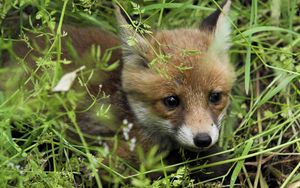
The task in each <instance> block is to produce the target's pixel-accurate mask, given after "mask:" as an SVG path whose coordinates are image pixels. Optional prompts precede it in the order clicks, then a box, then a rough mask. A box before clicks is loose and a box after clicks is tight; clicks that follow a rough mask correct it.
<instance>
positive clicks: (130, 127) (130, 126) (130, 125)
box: [128, 123, 133, 131]
mask: <svg viewBox="0 0 300 188" xmlns="http://www.w3.org/2000/svg"><path fill="white" fill-rule="evenodd" d="M132 127H133V124H132V123H128V129H129V131H130V130H131V129H132Z"/></svg>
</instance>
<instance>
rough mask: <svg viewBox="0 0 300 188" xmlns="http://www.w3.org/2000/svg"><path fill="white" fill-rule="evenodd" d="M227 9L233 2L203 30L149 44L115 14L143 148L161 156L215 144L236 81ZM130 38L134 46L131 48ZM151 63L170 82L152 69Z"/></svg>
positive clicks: (125, 84)
mask: <svg viewBox="0 0 300 188" xmlns="http://www.w3.org/2000/svg"><path fill="white" fill-rule="evenodd" d="M229 7H230V1H227V2H225V3H224V4H223V6H222V8H223V10H222V11H223V12H221V11H220V10H217V11H215V12H214V13H213V14H212V15H210V16H209V17H208V18H207V19H205V20H204V21H203V23H202V25H201V28H200V29H175V30H163V31H159V32H156V33H154V34H153V36H152V37H151V38H150V37H149V38H145V37H143V36H141V35H139V34H138V33H137V32H136V31H135V30H134V28H131V27H128V23H126V20H125V19H124V17H122V15H121V14H120V13H117V18H118V20H119V23H120V26H121V38H122V42H123V43H122V49H123V66H124V67H123V70H122V77H121V80H122V91H123V92H124V93H125V94H126V98H127V100H128V104H129V106H130V109H131V110H132V112H133V114H134V116H135V119H136V122H135V126H136V128H137V129H138V130H139V134H140V135H142V140H141V141H142V142H149V141H150V142H151V144H157V145H159V146H160V148H161V149H163V150H172V149H175V148H178V147H183V148H186V149H189V150H192V151H201V150H203V149H207V148H209V147H211V146H213V145H214V144H215V143H216V142H217V140H218V137H219V127H220V122H221V120H222V118H223V116H224V114H225V111H226V107H227V106H228V103H229V94H230V90H231V88H232V84H233V81H234V77H235V76H234V70H233V68H232V66H231V65H230V64H229V59H228V48H229V46H230V44H229V35H230V23H229V21H228V20H227V18H226V16H225V15H224V13H225V14H227V13H228V11H229ZM132 36H133V37H134V38H135V42H136V44H135V45H133V46H131V45H129V44H128V41H129V40H130V39H131V37H132ZM184 51H198V52H199V53H196V54H192V55H191V54H190V55H185V54H184ZM161 55H162V56H163V57H167V58H166V59H163V58H159V57H158V56H161ZM164 61H165V62H164ZM151 63H153V64H154V65H153V66H155V69H158V70H160V71H161V72H164V73H165V74H166V76H162V74H164V73H161V74H159V73H157V72H156V71H154V70H153V69H151V68H149V67H151ZM180 67H183V69H184V70H182V69H180ZM160 71H158V72H160Z"/></svg>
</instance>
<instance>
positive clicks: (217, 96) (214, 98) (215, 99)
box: [208, 92, 222, 104]
mask: <svg viewBox="0 0 300 188" xmlns="http://www.w3.org/2000/svg"><path fill="white" fill-rule="evenodd" d="M208 100H209V102H210V103H211V104H218V103H219V102H220V101H221V100H222V92H211V93H210V94H209V96H208Z"/></svg>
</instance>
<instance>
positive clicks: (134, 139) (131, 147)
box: [129, 137, 136, 151]
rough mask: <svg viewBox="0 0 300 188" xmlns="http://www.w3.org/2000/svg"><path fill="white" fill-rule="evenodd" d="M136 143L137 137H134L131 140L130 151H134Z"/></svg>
mask: <svg viewBox="0 0 300 188" xmlns="http://www.w3.org/2000/svg"><path fill="white" fill-rule="evenodd" d="M135 144H136V138H135V137H134V138H132V139H131V140H130V145H129V149H130V151H133V150H134V148H135Z"/></svg>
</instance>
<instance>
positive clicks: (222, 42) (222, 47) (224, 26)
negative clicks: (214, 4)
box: [200, 0, 231, 54]
mask: <svg viewBox="0 0 300 188" xmlns="http://www.w3.org/2000/svg"><path fill="white" fill-rule="evenodd" d="M230 4H231V1H230V0H226V1H225V2H224V3H223V4H222V5H221V6H220V7H221V10H220V9H217V10H216V11H215V12H213V13H212V14H211V15H209V16H208V17H207V18H206V19H204V20H203V21H202V23H201V25H200V29H203V30H207V31H209V32H212V33H213V38H212V42H211V44H210V46H209V51H210V52H212V53H217V54H219V53H221V54H224V53H227V51H228V49H229V48H230V33H231V28H230V22H229V20H228V18H227V17H226V16H228V13H229V10H230Z"/></svg>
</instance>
